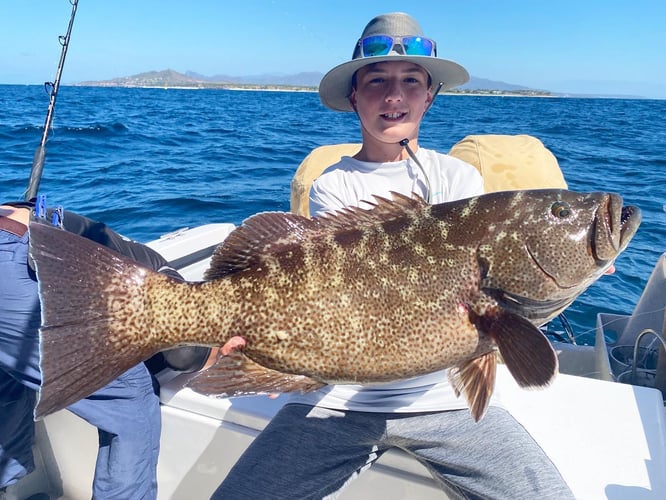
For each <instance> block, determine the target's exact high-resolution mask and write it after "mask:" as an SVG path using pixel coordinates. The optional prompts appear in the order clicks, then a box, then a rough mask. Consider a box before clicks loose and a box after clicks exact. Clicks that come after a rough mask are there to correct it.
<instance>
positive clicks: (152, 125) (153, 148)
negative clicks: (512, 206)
mask: <svg viewBox="0 0 666 500" xmlns="http://www.w3.org/2000/svg"><path fill="white" fill-rule="evenodd" d="M48 102H49V96H48V94H47V93H46V92H45V91H44V88H43V87H41V86H23V85H0V198H1V199H0V202H1V201H9V200H16V199H22V198H23V193H24V192H25V190H26V187H27V184H28V179H29V175H30V168H31V165H32V161H33V156H34V153H35V149H36V148H37V146H38V145H39V142H40V139H41V135H42V129H43V126H44V121H45V117H46V111H47V108H48ZM664 116H666V101H659V100H639V99H626V100H625V99H592V98H590V99H583V98H532V97H510V96H469V95H464V96H462V95H440V96H439V97H437V100H436V101H435V104H434V106H433V107H432V108H431V110H430V111H429V112H428V114H427V116H426V117H425V119H424V122H423V125H422V128H421V137H420V144H421V145H422V146H424V147H427V148H432V149H436V150H439V151H442V152H446V151H448V150H449V149H450V147H451V146H452V145H453V144H455V143H456V142H457V141H459V140H460V139H462V138H463V137H464V136H466V135H468V134H530V135H534V136H536V137H538V138H539V139H541V141H543V143H544V144H545V145H546V146H547V147H548V148H549V149H550V150H551V151H552V152H553V153H554V154H555V156H556V157H557V158H558V161H559V163H560V166H561V168H562V170H563V172H564V176H565V178H566V180H567V182H568V184H569V188H570V189H573V190H576V191H613V192H617V193H619V194H621V195H622V196H623V197H624V199H625V203H626V204H631V205H637V206H639V207H640V208H641V210H642V211H643V223H642V225H641V228H640V229H639V231H638V234H637V235H636V236H635V238H634V239H633V241H632V242H631V243H630V245H629V248H628V249H627V250H626V251H625V252H624V253H623V254H622V255H621V256H620V257H619V258H618V259H617V261H616V268H617V271H616V272H615V274H614V275H612V276H604V277H602V278H601V279H600V280H599V281H598V282H597V283H595V284H594V285H593V286H592V287H590V288H589V289H588V290H587V291H586V292H585V293H584V294H583V295H581V296H580V297H579V298H578V299H577V300H576V301H575V302H574V303H573V304H572V305H571V306H570V307H569V309H568V310H567V311H566V316H567V318H568V320H569V321H570V322H571V324H572V326H573V329H574V332H575V333H576V336H577V341H578V343H581V344H589V343H592V342H593V340H594V327H595V321H596V315H597V313H599V312H615V313H619V314H629V313H631V311H632V310H633V307H634V305H635V304H636V302H637V300H638V298H639V296H640V293H641V290H642V288H643V286H644V285H645V283H646V281H647V279H648V277H649V275H650V273H651V271H652V268H653V266H654V264H655V263H656V261H657V258H658V257H659V255H660V254H661V253H662V252H664V251H666V213H665V204H666V127H664V124H663V123H664V122H663V117H664ZM359 140H360V132H359V127H358V122H357V119H356V117H355V116H354V115H353V114H352V113H336V112H333V111H329V110H327V109H326V108H324V107H323V106H322V105H321V103H320V102H319V97H318V95H317V94H316V93H312V92H276V91H273V92H267V91H233V90H212V89H211V90H181V89H131V88H98V87H74V86H62V87H60V92H59V94H58V99H57V103H56V108H55V117H54V121H53V127H52V131H51V134H50V136H49V141H48V143H47V147H46V149H47V153H46V162H45V166H44V173H43V177H42V181H41V185H40V193H42V194H45V195H46V196H47V200H48V203H49V204H50V205H62V206H64V207H65V208H66V209H68V210H72V211H76V212H79V213H81V214H85V215H88V216H89V217H92V218H94V219H97V220H100V221H103V222H105V223H106V224H108V225H109V226H110V227H112V228H114V229H115V230H116V231H118V232H120V233H122V234H124V235H126V236H128V237H130V238H133V239H135V240H138V241H149V240H152V239H155V238H158V237H159V236H160V235H161V234H164V233H167V232H170V231H172V230H175V229H179V228H183V227H194V226H197V225H201V224H206V223H211V222H233V223H235V224H240V223H241V222H242V221H243V219H245V218H246V217H248V216H250V215H252V214H255V213H257V212H262V211H271V210H283V211H287V210H289V188H290V181H291V177H292V175H293V173H294V171H295V170H296V168H297V166H298V165H299V163H300V162H301V160H302V159H303V158H304V157H305V156H306V155H307V154H308V153H309V151H310V150H312V149H313V148H315V147H317V146H320V145H323V144H334V143H341V142H359Z"/></svg>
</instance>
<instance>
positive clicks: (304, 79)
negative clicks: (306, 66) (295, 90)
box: [185, 71, 324, 87]
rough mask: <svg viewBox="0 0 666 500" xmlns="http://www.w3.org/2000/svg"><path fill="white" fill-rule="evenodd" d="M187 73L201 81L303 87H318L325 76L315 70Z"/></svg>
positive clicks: (186, 73)
mask: <svg viewBox="0 0 666 500" xmlns="http://www.w3.org/2000/svg"><path fill="white" fill-rule="evenodd" d="M185 75H187V76H188V77H190V78H194V79H196V80H200V81H206V82H218V83H219V82H227V83H246V84H263V85H295V86H303V87H318V86H319V82H320V81H321V79H322V78H323V76H324V74H323V73H317V72H314V71H311V72H305V73H296V74H294V75H283V74H263V75H250V76H229V75H214V76H205V75H201V74H199V73H195V72H193V71H186V72H185Z"/></svg>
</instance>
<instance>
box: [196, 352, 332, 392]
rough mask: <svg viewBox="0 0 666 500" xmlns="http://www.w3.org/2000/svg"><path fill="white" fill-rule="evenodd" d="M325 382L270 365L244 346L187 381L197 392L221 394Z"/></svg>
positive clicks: (299, 388) (291, 389)
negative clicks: (246, 351)
mask: <svg viewBox="0 0 666 500" xmlns="http://www.w3.org/2000/svg"><path fill="white" fill-rule="evenodd" d="M324 385H325V384H323V383H321V382H317V381H316V380H313V379H311V378H309V377H306V376H305V375H291V374H288V373H281V372H278V371H276V370H271V369H270V368H266V367H264V366H262V365H260V364H258V363H255V362H254V361H252V360H251V359H250V358H248V357H247V356H246V355H245V354H243V352H242V351H240V350H238V351H232V352H231V353H230V354H228V355H227V356H222V357H221V358H220V359H219V360H218V361H217V363H215V364H214V365H213V366H211V367H210V368H208V369H207V370H203V371H201V372H199V373H198V374H197V375H196V376H195V377H194V378H192V379H191V380H190V381H189V382H188V383H187V386H188V387H190V388H191V389H192V390H193V391H195V392H198V393H200V394H205V395H207V396H219V397H231V396H244V395H250V394H263V393H275V392H297V391H300V392H310V391H314V390H316V389H319V388H320V387H322V386H324Z"/></svg>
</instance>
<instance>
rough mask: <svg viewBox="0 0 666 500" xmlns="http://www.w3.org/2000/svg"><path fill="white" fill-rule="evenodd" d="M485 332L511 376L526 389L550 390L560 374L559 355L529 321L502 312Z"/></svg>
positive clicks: (489, 324)
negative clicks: (549, 387) (550, 385)
mask: <svg viewBox="0 0 666 500" xmlns="http://www.w3.org/2000/svg"><path fill="white" fill-rule="evenodd" d="M493 316H494V318H493V320H492V321H490V322H489V323H487V325H488V327H487V328H486V329H485V331H486V332H487V333H488V334H490V335H491V336H492V338H493V340H494V341H495V343H496V344H497V347H498V349H499V352H500V354H501V356H502V359H503V360H504V363H505V364H506V366H507V368H508V369H509V372H511V375H512V376H513V378H514V379H515V380H516V382H517V383H518V385H519V386H520V387H523V388H543V387H546V386H548V385H549V384H550V383H551V382H552V381H553V379H554V378H555V375H556V374H557V371H558V367H559V363H558V360H557V354H556V353H555V349H553V346H552V344H551V343H550V341H549V340H548V339H547V338H546V336H545V335H544V334H543V333H542V332H541V330H539V329H538V328H537V327H536V326H534V325H533V324H532V323H531V322H530V321H529V320H527V319H525V318H523V317H521V316H517V315H515V314H512V313H509V312H505V311H500V312H498V313H497V314H495V315H493Z"/></svg>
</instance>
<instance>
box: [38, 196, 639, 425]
mask: <svg viewBox="0 0 666 500" xmlns="http://www.w3.org/2000/svg"><path fill="white" fill-rule="evenodd" d="M640 220H641V213H640V210H639V209H638V208H636V207H632V206H627V207H623V206H622V198H621V197H620V196H619V195H616V194H608V193H577V192H572V191H566V190H550V189H548V190H532V191H506V192H497V193H490V194H486V195H482V196H478V197H474V198H469V199H465V200H459V201H454V202H450V203H443V204H439V205H432V206H430V205H427V204H426V203H425V202H424V201H423V200H422V199H419V198H408V197H405V196H401V195H397V194H394V195H392V199H384V198H377V199H376V201H375V203H374V207H373V208H372V209H370V210H364V209H360V208H349V209H345V210H343V211H341V212H339V213H336V214H333V215H327V216H324V217H320V218H314V219H307V218H304V217H300V216H296V215H292V214H289V213H281V212H268V213H261V214H258V215H255V216H252V217H250V218H248V219H247V220H245V221H244V222H243V224H242V225H240V226H239V227H238V228H237V229H235V230H234V231H233V232H232V233H231V234H230V235H229V236H228V237H227V239H226V240H225V242H224V243H223V244H221V245H220V246H219V247H218V248H217V249H216V250H215V253H214V255H213V258H212V260H211V266H210V268H209V270H208V271H207V273H206V277H205V279H206V281H203V282H197V283H187V282H179V281H177V280H174V279H173V278H170V277H167V276H165V275H163V274H159V273H156V272H153V271H151V270H148V269H146V268H144V267H142V266H140V265H138V264H136V263H135V262H133V261H132V260H130V259H127V258H125V257H122V256H120V255H118V254H116V253H114V252H112V251H110V250H108V249H107V248H105V247H103V246H100V245H99V244H97V243H94V242H92V241H90V240H87V239H85V238H82V237H80V236H77V235H74V234H71V233H68V232H66V231H63V230H61V229H58V228H55V227H51V226H48V225H46V224H40V223H36V222H33V223H31V224H30V246H31V255H32V258H33V260H34V262H35V264H36V271H37V277H38V281H39V290H40V292H39V293H40V301H41V307H42V327H41V330H40V331H41V370H42V378H43V380H42V385H41V390H40V395H39V401H38V405H37V407H36V410H35V415H36V417H37V418H40V417H42V416H44V415H47V414H49V413H51V412H54V411H56V410H58V409H61V408H64V407H66V406H68V405H69V404H71V403H73V402H75V401H77V400H79V399H81V398H83V397H86V396H88V395H90V394H91V393H92V392H94V391H95V390H97V389H98V388H100V387H102V386H104V385H105V384H106V383H108V382H110V381H111V380H113V379H114V378H115V377H117V376H118V375H120V374H121V373H122V372H124V371H125V370H127V369H128V368H130V367H132V366H133V365H135V364H137V363H139V362H141V361H143V360H145V359H147V358H149V357H150V356H152V355H153V354H155V353H157V352H158V351H161V350H165V349H169V348H173V347H176V346H182V345H207V346H221V345H223V344H225V343H227V342H228V341H230V340H231V339H238V338H241V339H242V340H243V341H244V342H242V343H239V344H237V345H239V346H240V348H239V349H236V350H233V351H232V353H231V354H230V355H229V356H223V357H221V358H220V359H219V360H218V362H217V363H216V365H215V366H214V367H212V368H210V369H208V370H207V371H204V372H201V373H200V374H199V376H198V377H197V378H195V379H194V381H193V382H192V384H191V386H192V388H193V389H194V390H195V391H199V392H202V393H206V394H222V395H238V394H253V393H259V392H286V391H297V390H302V391H307V390H312V389H314V388H317V387H320V386H322V385H324V384H332V383H361V384H372V383H378V382H386V381H391V380H396V379H402V378H406V377H412V376H416V375H420V374H426V373H430V372H433V371H437V370H440V369H444V368H450V370H449V377H450V379H451V382H452V383H453V385H454V388H455V389H456V392H457V393H458V395H460V394H461V393H463V394H464V395H465V397H466V398H467V401H468V403H469V406H470V409H471V413H472V416H473V417H474V418H475V419H476V420H478V419H480V418H481V417H482V416H483V414H484V412H485V410H486V408H487V405H488V401H489V398H490V396H491V394H492V392H493V388H494V383H495V369H496V357H497V351H498V350H499V354H500V355H501V358H502V360H503V361H504V363H505V364H506V366H507V367H508V369H509V371H510V372H511V374H512V375H513V377H514V378H515V380H516V381H517V382H518V384H519V385H520V386H523V387H543V386H546V385H547V384H549V382H550V381H551V380H552V379H553V377H554V376H555V374H556V373H557V369H558V362H557V356H556V354H555V352H554V350H553V348H552V346H551V343H550V342H549V341H548V339H547V338H546V337H545V336H544V335H543V333H542V332H541V331H540V330H539V328H538V326H540V325H543V324H544V323H546V322H548V321H549V320H550V319H552V318H553V317H555V316H556V315H557V314H559V313H560V312H561V311H562V310H563V309H565V308H566V307H567V306H568V305H569V304H570V303H571V302H572V301H573V300H574V299H575V298H576V297H577V296H578V295H579V294H580V293H581V292H583V291H584V290H585V289H586V288H587V287H588V286H589V285H590V284H591V283H592V282H594V281H595V280H596V279H597V278H599V277H600V276H601V274H602V273H604V271H606V270H607V269H608V268H609V266H611V264H612V262H613V260H614V259H615V258H616V257H617V256H618V254H619V253H620V252H621V251H623V250H624V249H625V248H626V246H627V244H628V242H629V240H630V239H631V238H632V236H633V235H634V234H635V232H636V230H637V228H638V226H639V224H640Z"/></svg>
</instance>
